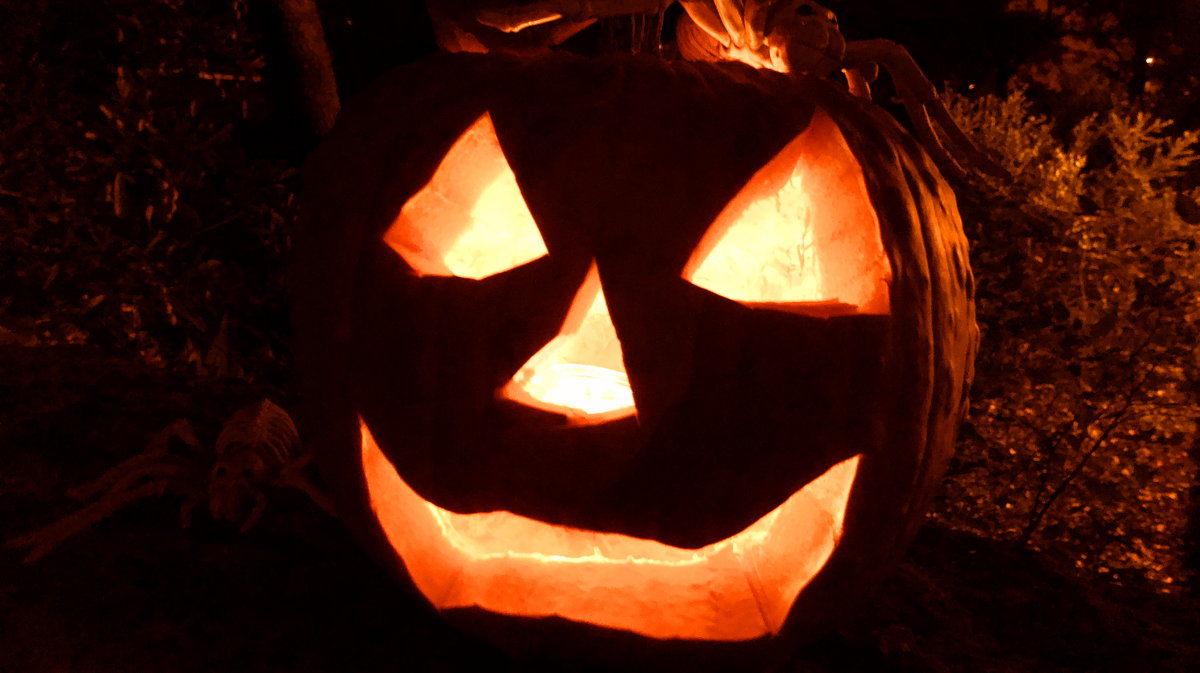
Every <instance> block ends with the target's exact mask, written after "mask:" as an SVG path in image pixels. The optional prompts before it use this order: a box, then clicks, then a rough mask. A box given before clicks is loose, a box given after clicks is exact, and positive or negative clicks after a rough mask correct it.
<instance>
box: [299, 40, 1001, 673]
mask: <svg viewBox="0 0 1200 673" xmlns="http://www.w3.org/2000/svg"><path fill="white" fill-rule="evenodd" d="M484 115H488V117H489V118H490V120H491V123H492V124H493V125H494V128H495V135H496V137H497V138H498V140H499V144H500V146H501V147H502V148H503V154H504V157H505V159H506V160H507V163H508V165H509V166H510V167H511V170H512V173H513V174H514V175H515V177H516V182H517V184H518V186H519V188H520V192H521V195H522V197H523V199H524V202H525V204H526V205H527V207H528V210H529V212H530V213H531V214H532V217H533V220H534V221H535V222H536V223H537V226H538V228H539V230H540V233H541V237H542V238H543V240H544V242H545V247H546V248H547V250H548V253H547V255H546V256H544V257H542V258H539V259H536V260H535V261H532V262H529V263H526V264H522V265H520V266H518V267H516V268H513V269H512V270H506V271H502V272H498V273H495V274H493V275H491V276H489V277H486V278H483V279H481V280H472V279H467V278H455V277H449V276H438V275H422V274H419V273H416V272H415V269H414V266H413V265H412V264H411V263H408V262H407V261H406V259H404V258H402V257H401V256H400V255H397V250H396V249H395V248H394V247H389V246H388V245H387V244H385V242H384V237H385V236H386V235H388V232H389V231H390V228H391V227H392V226H393V224H394V223H395V222H396V221H397V216H398V213H400V212H401V211H402V209H403V208H404V207H405V205H406V203H407V202H408V201H409V200H410V199H411V198H413V196H414V194H416V193H418V192H419V191H420V190H421V189H422V187H423V186H425V185H426V184H427V183H429V181H430V179H431V177H432V176H433V175H434V174H435V172H436V171H437V168H438V166H439V163H440V162H442V160H443V158H444V157H446V156H447V153H448V152H449V151H450V149H451V148H452V146H453V145H454V144H455V142H456V140H457V139H458V138H459V137H460V135H461V134H463V132H464V130H466V129H468V128H471V127H472V124H473V123H476V122H477V120H479V119H481V117H482V116H484ZM819 118H825V119H828V120H832V122H833V123H834V124H836V127H837V129H838V130H839V131H840V135H841V137H843V138H844V143H845V146H846V147H848V148H849V152H850V153H851V154H852V155H853V159H854V160H855V161H856V162H857V165H858V166H859V167H861V174H862V184H863V186H864V189H865V191H864V193H865V194H866V195H867V197H866V198H868V199H869V202H870V206H871V207H873V209H874V213H875V216H876V217H877V218H878V222H879V237H880V241H881V242H882V248H883V250H884V252H885V254H886V260H887V264H888V265H889V266H890V277H889V279H888V283H887V309H886V311H885V312H884V313H886V314H884V315H879V314H850V315H832V316H828V317H822V316H819V315H817V314H815V313H812V312H810V315H803V314H799V315H798V314H796V313H795V312H789V311H783V310H772V308H771V307H763V306H758V305H750V304H748V303H747V302H740V303H739V302H738V301H732V300H730V299H727V298H725V297H722V296H720V295H718V294H714V293H712V292H709V291H707V290H705V289H703V288H700V287H697V286H696V285H694V284H691V283H689V282H688V281H687V280H685V279H683V278H682V277H681V274H683V272H684V268H685V266H687V264H688V261H689V257H690V256H691V255H692V253H693V251H694V250H695V249H696V246H697V245H698V243H699V241H700V240H701V239H702V238H703V237H704V234H705V232H706V231H707V230H708V229H709V227H710V226H711V224H712V223H713V221H714V220H715V219H717V217H718V215H719V214H720V213H721V212H722V209H723V208H725V207H726V205H727V204H728V203H729V202H730V201H731V199H733V198H734V197H735V196H736V195H737V194H738V193H739V190H741V189H743V187H744V186H745V185H746V184H747V181H748V180H750V179H751V177H752V176H754V175H755V174H756V171H759V170H760V169H761V168H762V167H763V166H764V165H767V164H768V163H770V162H771V161H772V157H775V156H777V155H778V154H779V153H780V151H781V148H784V147H785V146H787V145H788V143H789V142H790V141H792V140H793V138H796V137H797V136H798V135H799V134H802V133H803V132H805V130H806V128H809V127H810V126H812V125H815V124H817V123H818V119H819ZM302 205H303V207H302V210H301V212H302V219H303V222H302V227H301V228H300V230H299V231H298V232H297V235H296V238H295V246H294V249H295V258H294V260H295V261H294V266H293V284H294V289H295V301H294V325H295V339H296V341H295V343H296V358H297V372H298V378H299V383H300V389H301V393H302V399H303V404H304V406H305V410H304V413H303V414H302V415H301V418H302V422H303V423H304V424H305V425H307V427H306V428H305V430H306V433H307V434H308V436H309V438H310V439H311V442H312V445H313V446H314V447H315V450H316V454H317V461H318V465H319V467H320V470H321V472H322V476H323V477H324V479H325V480H326V481H327V482H328V484H329V486H330V488H331V489H332V490H333V491H334V493H335V495H336V498H337V502H338V509H339V516H341V517H342V518H343V519H344V520H345V522H346V524H347V525H348V526H349V527H350V529H351V530H352V531H353V532H354V533H355V535H356V536H357V538H358V539H359V540H360V541H361V543H362V544H363V545H364V546H365V547H366V548H367V549H368V551H370V552H371V553H372V555H373V556H374V557H375V558H377V559H378V560H379V561H380V562H381V563H383V564H384V565H385V566H386V567H388V568H389V569H391V570H392V571H394V572H395V573H396V575H397V577H399V578H401V580H402V581H404V582H411V579H410V576H411V572H410V570H414V569H415V567H416V566H415V565H414V561H412V560H411V559H410V560H408V561H405V560H402V559H401V558H400V556H399V555H398V554H397V551H396V547H395V546H394V544H393V541H392V540H389V537H388V534H387V533H385V531H384V530H383V528H382V527H381V524H380V522H379V518H378V517H377V514H376V511H375V510H374V509H373V507H372V503H371V494H370V491H371V488H372V487H371V486H369V485H368V484H367V483H366V477H364V455H365V454H364V453H363V450H362V449H361V448H360V447H361V446H362V442H363V439H362V434H361V431H360V419H362V420H363V422H365V423H366V426H368V427H369V428H370V432H371V434H372V435H374V436H375V438H376V439H377V440H378V441H377V443H378V447H379V449H380V450H381V451H382V453H383V455H386V457H387V459H388V460H389V461H390V462H391V464H393V465H394V466H395V469H396V471H397V472H398V473H399V474H400V475H401V476H402V477H403V479H404V480H405V481H406V482H407V483H408V484H409V485H411V487H412V489H413V490H414V491H415V492H416V493H417V494H419V496H420V497H421V498H424V499H425V500H427V501H429V502H431V503H434V504H436V505H437V506H439V507H440V508H442V509H444V510H448V511H451V512H458V513H463V514H469V513H472V512H493V511H507V512H512V513H515V514H518V515H520V516H521V517H524V518H526V519H530V520H535V521H538V522H544V523H546V524H547V525H550V526H560V527H568V528H572V529H585V530H592V531H601V532H604V533H612V534H619V535H621V536H628V537H630V538H640V539H651V540H657V541H659V542H661V543H663V544H665V545H670V546H672V547H676V548H682V549H694V548H702V547H704V546H705V545H710V544H712V543H714V542H715V541H719V540H722V539H725V538H728V537H729V536H731V535H733V534H735V533H737V532H738V531H741V530H743V529H745V528H746V527H747V526H748V525H750V524H752V523H754V522H755V521H756V520H758V519H759V518H760V517H762V516H763V515H764V514H765V513H767V512H769V511H771V510H772V508H774V507H776V506H778V505H779V504H780V503H781V502H783V501H784V500H786V499H787V498H788V497H789V495H791V494H793V493H795V492H797V491H798V490H799V489H801V488H803V487H804V485H805V484H807V483H809V482H810V481H812V480H814V479H815V478H817V477H818V476H819V475H821V474H822V473H824V472H825V471H826V470H828V469H829V468H830V467H831V466H833V465H835V464H838V463H839V462H841V461H846V460H848V459H851V458H854V457H857V461H856V464H857V472H856V474H855V475H854V477H853V487H852V490H850V492H849V500H848V502H847V504H846V505H845V514H844V521H843V524H842V529H841V531H840V535H838V536H837V537H836V540H835V542H836V546H835V547H833V549H832V554H831V555H830V556H828V558H827V560H824V561H823V562H822V563H821V564H820V565H819V567H818V571H817V572H816V574H815V577H812V578H811V579H810V580H805V582H804V586H803V587H802V588H801V589H800V590H799V593H798V595H797V596H796V597H795V599H794V601H792V602H791V603H790V608H788V609H787V610H786V612H785V618H784V619H783V620H782V622H781V623H778V624H776V625H775V627H774V628H772V629H771V632H770V633H767V634H764V635H762V636H761V637H754V638H740V637H729V638H718V639H717V641H714V642H707V641H706V639H705V638H699V637H690V636H686V635H685V636H684V637H653V636H648V635H646V634H645V633H644V632H642V631H640V630H639V628H638V627H635V626H634V625H625V624H622V623H619V622H610V623H608V624H606V625H601V626H597V625H595V624H592V623H588V622H587V621H586V620H581V619H575V618H571V617H569V616H567V617H562V616H555V615H556V614H559V613H554V614H551V615H547V614H544V613H543V614H530V615H522V614H519V613H516V612H510V613H509V614H502V613H501V612H497V611H495V610H490V609H487V608H485V607H481V605H474V606H471V605H452V606H451V607H450V608H445V607H444V606H443V609H444V610H445V614H446V616H447V617H448V618H450V619H452V620H454V621H456V622H458V623H460V624H464V625H467V626H468V628H470V629H471V630H475V631H480V632H484V633H487V634H490V635H491V636H492V637H493V638H496V639H498V640H499V641H500V642H501V643H502V644H507V645H512V646H513V648H514V649H524V650H532V651H535V652H541V653H552V654H558V655H560V656H570V655H571V653H576V654H577V655H578V654H579V653H584V654H583V655H582V656H601V655H602V656H604V657H606V658H613V659H621V658H622V657H624V656H625V655H629V656H631V657H637V658H640V659H641V660H645V659H646V658H647V657H650V658H653V657H657V656H668V657H676V656H684V655H696V656H698V658H699V659H702V660H704V661H706V662H707V663H713V662H716V661H721V660H723V659H721V657H727V658H728V659H724V660H725V661H730V662H737V661H740V659H739V658H740V657H742V656H744V655H745V654H747V653H754V654H760V653H763V652H771V651H775V650H779V649H786V648H789V647H794V645H795V644H796V643H798V642H801V641H803V640H806V639H809V638H811V637H814V636H816V635H820V634H821V633H823V632H825V631H826V630H827V629H829V628H830V627H831V626H832V625H834V624H836V623H837V621H838V620H840V619H841V618H843V617H844V616H846V615H847V614H848V613H849V612H850V611H852V610H853V608H854V606H855V605H856V603H859V602H861V600H862V599H863V598H864V597H865V596H867V595H869V593H870V591H871V589H872V587H873V586H875V585H876V584H877V582H878V581H879V580H880V579H881V578H882V577H883V575H884V574H885V573H886V571H887V570H888V568H889V566H890V565H891V564H892V563H894V562H895V561H896V560H897V558H898V557H899V555H900V554H901V553H902V551H903V549H904V548H905V546H906V545H907V544H908V542H909V541H910V540H911V538H912V536H913V535H914V534H915V531H916V529H917V527H918V526H919V525H920V523H921V521H922V517H923V513H924V510H925V507H926V506H927V504H928V502H929V500H930V498H931V496H932V494H933V491H934V489H935V488H936V486H937V484H938V481H939V479H940V476H941V474H942V472H943V470H944V468H945V465H946V463H947V460H948V458H949V455H950V453H951V451H952V448H953V441H954V435H955V432H956V429H957V425H958V423H959V421H960V419H961V416H962V415H963V413H964V411H965V409H966V393H967V388H968V386H969V382H970V377H971V366H972V361H973V358H974V354H975V349H976V344H977V340H978V333H977V329H976V325H975V320H974V307H973V303H972V296H973V286H972V278H971V272H970V269H969V266H968V261H967V245H966V241H965V238H964V236H963V233H962V227H961V223H960V221H959V217H958V213H957V209H956V205H955V199H954V195H953V193H952V192H951V190H950V188H949V187H948V186H947V185H946V183H945V182H944V181H943V180H942V178H941V176H940V174H939V172H938V170H937V169H936V168H935V166H934V165H933V163H932V161H931V160H930V159H929V157H928V156H927V155H926V154H925V153H924V152H923V151H922V150H921V148H920V147H919V145H918V144H917V143H916V142H915V141H914V140H913V139H912V138H911V137H910V136H909V135H908V134H907V133H906V132H905V131H903V130H902V129H901V128H900V127H899V126H898V125H897V124H896V123H895V122H894V121H893V120H892V119H891V118H890V117H888V116H887V115H886V114H885V113H883V112H882V111H881V110H879V109H878V108H875V107H874V106H872V105H871V104H869V103H867V102H863V101H861V100H859V99H855V98H852V97H849V96H847V95H846V94H844V93H843V92H841V91H838V90H836V89H834V88H833V87H832V86H830V85H829V84H828V83H826V82H824V81H822V80H817V79H809V78H805V77H802V76H801V77H797V76H788V75H781V74H778V73H771V72H763V71H756V70H752V69H750V68H747V67H745V66H741V65H739V64H699V63H685V62H664V61H661V60H658V59H653V58H646V57H614V58H602V59H585V58H580V57H574V56H566V55H555V56H543V57H538V58H532V59H518V58H510V57H503V56H497V55H474V54H459V55H441V56H437V57H434V58H432V59H430V60H427V61H425V62H422V63H419V64H416V65H413V66H409V67H406V68H403V69H400V70H397V71H394V72H393V73H391V74H390V75H389V76H387V77H385V78H384V79H383V80H382V81H381V82H379V83H378V84H377V85H376V86H375V87H374V88H373V89H372V90H370V91H369V92H368V93H367V94H366V95H365V96H363V97H361V98H360V99H358V100H357V101H353V102H352V103H351V104H350V105H349V106H347V108H346V109H345V110H344V112H343V114H342V116H341V117H340V118H339V121H338V124H337V127H336V128H335V130H334V132H333V134H332V135H331V136H330V138H329V139H328V140H327V141H326V142H325V143H324V145H323V146H322V147H321V148H319V149H318V151H317V152H316V153H315V154H314V156H313V157H312V159H311V161H310V164H309V166H308V167H307V168H306V173H305V185H304V201H303V204H302ZM592 265H595V266H596V267H598V268H599V277H600V279H601V281H602V283H603V288H604V289H603V293H604V297H605V300H606V302H607V305H608V310H609V312H610V313H611V320H612V323H613V324H614V325H615V326H616V331H617V334H618V336H619V338H620V346H621V349H622V352H623V357H624V365H625V369H626V370H627V371H628V379H629V382H630V385H631V386H632V389H633V394H634V397H635V399H636V401H637V414H636V416H633V417H627V418H623V419H619V420H615V421H612V422H601V423H595V424H585V425H579V424H578V423H572V422H570V421H569V420H568V421H564V419H563V418H562V417H556V416H555V415H554V414H551V413H547V412H545V411H542V410H536V409H529V408H528V407H524V406H522V405H520V404H517V403H514V402H513V401H512V400H511V399H505V397H504V396H503V395H502V394H500V392H499V391H502V390H503V389H504V385H505V381H507V380H509V378H510V377H512V376H513V374H514V372H515V371H517V370H518V369H519V368H520V367H521V365H522V363H523V362H526V361H527V360H528V359H529V358H530V357H531V356H532V355H534V353H535V352H537V351H538V349H539V348H541V347H543V346H544V345H545V344H546V343H547V342H548V341H549V340H551V339H552V338H554V335H555V333H556V331H557V330H559V328H560V326H562V325H563V321H564V316H565V315H566V314H567V312H568V308H569V307H570V306H571V305H572V301H573V296H574V295H575V292H576V290H577V289H578V288H579V287H580V283H581V282H582V280H583V278H584V277H585V275H586V274H587V273H588V272H589V269H590V268H591V267H592ZM801 313H803V311H802V312H801ZM416 588H417V589H418V590H420V592H421V593H423V594H424V595H426V597H427V598H428V597H429V593H430V592H429V590H428V589H426V588H423V587H422V586H421V583H420V582H419V581H418V582H417V586H416ZM560 590H561V587H556V588H555V591H556V592H557V591H560ZM591 590H594V588H590V589H589V591H591ZM641 591H642V592H643V595H644V594H646V593H647V592H649V593H652V592H653V591H654V589H653V588H652V587H646V588H643V589H642V590H641ZM631 596H636V594H632V595H630V594H626V595H623V596H621V597H619V598H614V600H620V601H629V600H636V598H633V597H631ZM430 601H431V602H433V603H435V604H437V601H436V600H434V599H433V598H430ZM679 619H684V617H679ZM684 633H690V632H687V631H684ZM518 643H519V645H518ZM735 665H736V664H735Z"/></svg>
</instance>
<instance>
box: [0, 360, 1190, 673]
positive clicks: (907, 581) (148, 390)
mask: <svg viewBox="0 0 1200 673" xmlns="http://www.w3.org/2000/svg"><path fill="white" fill-rule="evenodd" d="M261 392H262V391H255V390H250V389H246V388H244V387H238V386H231V385H220V384H214V385H212V386H207V387H204V388H203V389H197V388H195V387H194V386H189V385H187V384H185V383H184V382H183V381H181V380H180V379H177V378H173V377H171V376H167V375H164V374H161V373H157V372H154V371H150V370H138V369H134V370H131V369H130V368H129V366H128V365H127V363H126V362H124V361H118V360H114V359H110V358H106V357H104V356H102V355H100V354H98V353H96V352H93V351H88V350H84V349H79V348H57V347H54V348H51V347H41V348H27V347H20V346H2V347H0V537H2V538H6V539H7V538H11V537H12V536H13V535H14V534H16V533H19V532H23V531H25V530H28V529H30V528H31V527H34V526H38V525H41V524H43V523H45V522H48V521H49V520H51V519H52V518H55V517H58V516H61V515H63V514H65V513H67V512H69V511H71V509H72V506H73V505H72V502H71V501H70V500H69V499H68V498H67V497H66V496H65V495H64V493H65V492H66V490H67V489H68V488H70V487H71V486H75V485H78V484H80V483H83V482H86V481H88V480H89V479H91V478H94V477H95V476H96V475H98V474H99V473H100V472H102V471H103V470H104V469H105V468H107V467H108V466H110V465H112V464H114V463H116V462H117V461H119V460H120V459H122V458H124V457H126V456H128V455H130V454H132V453H134V452H136V451H138V450H140V449H141V448H142V447H143V446H144V445H145V442H146V438H147V436H148V435H149V434H150V433H152V432H153V431H155V430H156V429H158V428H161V427H163V426H164V425H166V424H167V423H168V422H170V421H171V420H173V419H175V418H179V417H188V418H191V419H193V420H195V421H196V422H197V423H198V424H199V425H201V427H204V428H208V430H207V432H208V436H207V438H206V439H207V441H210V442H211V433H212V432H213V431H215V427H216V424H217V423H219V419H221V418H222V417H224V416H225V415H226V414H227V413H228V412H229V411H230V410H231V409H232V408H233V407H234V406H236V404H237V403H238V402H240V401H243V400H245V399H248V398H252V397H253V396H254V395H257V394H260V393H261ZM202 434H203V433H202ZM271 495H272V500H271V504H270V506H269V508H268V510H267V513H266V515H265V516H264V518H263V520H262V522H261V523H260V524H259V525H258V526H257V527H256V528H254V529H253V530H252V531H250V532H249V533H247V534H244V535H239V534H237V533H236V532H234V531H231V530H227V529H224V528H222V527H220V526H217V525H215V524H213V523H211V522H208V521H206V520H204V519H203V518H199V519H198V520H197V522H196V523H195V524H194V525H193V526H192V527H191V528H190V529H188V530H181V529H180V527H179V525H178V519H177V516H178V503H177V502H174V501H171V500H169V499H165V498H163V499H151V500H147V501H145V502H143V503H141V504H139V505H136V506H133V507H130V508H128V509H126V510H124V511H122V512H120V513H118V514H116V515H115V516H113V517H111V518H110V519H109V520H107V521H105V522H103V523H101V524H99V525H97V526H95V527H93V528H92V529H90V530H88V531H86V532H84V533H82V534H80V535H78V536H77V537H75V538H72V539H71V540H69V541H68V542H67V543H66V544H64V545H63V546H62V547H61V548H59V549H57V550H56V551H55V552H53V553H51V554H50V555H49V556H47V557H46V558H44V559H43V560H41V561H39V562H37V563H33V564H22V563H20V555H19V554H17V553H16V552H14V551H11V550H2V551H0V670H3V671H87V672H90V673H103V672H108V671H113V672H117V671H119V672H121V673H131V672H137V671H155V672H156V673H162V672H166V673H175V672H186V671H218V670H219V671H272V672H279V673H285V672H291V671H311V672H323V671H329V672H337V673H344V672H348V671H361V672H372V671H401V670H403V671H528V670H530V668H531V667H530V666H529V665H528V664H523V663H516V662H512V661H508V660H507V659H505V658H504V657H503V656H502V655H500V654H499V653H497V652H495V651H494V650H492V649H491V648H489V647H488V646H486V645H483V644H480V643H477V642H475V641H474V640H472V639H470V638H467V637H465V636H462V635H460V634H458V633H457V632H455V631H453V630H451V629H449V628H447V627H445V626H444V625H443V624H442V623H441V622H440V621H438V620H437V619H436V618H434V617H433V616H431V615H429V614H428V613H426V612H423V611H422V610H421V609H420V608H419V607H418V606H415V604H414V603H413V601H412V600H411V599H410V598H409V597H407V596H406V595H405V594H404V593H403V592H401V591H400V590H398V589H396V588H395V587H394V586H393V585H392V584H391V583H390V582H389V581H388V580H387V578H386V577H385V576H384V575H383V573H382V572H381V571H379V570H378V569H377V568H376V567H375V566H374V565H373V564H372V563H371V562H370V560H369V559H367V558H366V557H365V556H364V555H363V554H362V553H361V552H360V551H359V550H358V548H357V547H356V546H355V545H354V543H353V542H352V541H351V539H350V538H349V536H348V535H347V534H346V533H345V532H343V530H342V529H341V528H340V526H339V525H338V524H337V522H335V521H333V520H332V519H330V518H329V517H327V516H326V515H325V514H324V513H322V512H321V511H320V510H319V509H318V508H316V507H315V506H314V505H312V503H310V502H308V501H307V500H305V499H304V498H303V497H300V496H298V495H295V494H291V493H286V492H284V493H272V494H271ZM1196 608H1197V605H1196V603H1195V602H1194V601H1192V602H1189V601H1188V600H1186V599H1183V598H1178V597H1166V596H1161V595H1157V594H1154V593H1152V592H1149V591H1140V590H1138V589H1135V588H1128V587H1112V586H1108V585H1096V584H1089V583H1088V582H1086V581H1084V580H1083V579H1081V578H1078V577H1075V576H1073V574H1072V573H1070V572H1067V571H1064V570H1063V569H1062V568H1059V567H1056V566H1055V565H1054V564H1053V563H1052V562H1051V561H1050V560H1049V559H1047V558H1045V557H1040V556H1038V555H1035V554H1033V553H1031V552H1027V551H1022V550H1014V549H1010V548H1008V547H1006V546H1004V545H1002V544H999V543H995V542H992V541H989V540H985V539H980V538H977V537H973V536H968V535H964V534H960V533H955V532H951V531H946V530H940V529H933V528H928V529H926V530H924V531H923V532H922V534H921V535H920V537H919V538H918V540H917V542H916V544H915V545H914V547H913V549H912V550H911V552H910V553H909V556H908V558H907V560H906V562H905V563H904V564H903V565H902V566H901V567H900V568H899V570H898V572H897V573H896V574H895V575H894V576H893V578H892V579H891V580H890V581H888V582H887V583H886V585H885V586H884V587H883V589H882V591H881V593H880V594H879V596H878V598H877V599H876V601H875V602H874V603H873V604H870V605H867V606H865V609H864V611H863V616H862V617H861V618H860V619H858V620H857V621H855V622H854V623H852V624H849V625H847V626H846V627H845V628H843V629H842V630H840V631H838V632H837V633H835V634H833V635H830V636H828V637H826V638H825V639H823V640H821V641H819V642H816V643H814V644H812V645H810V646H809V647H807V648H805V649H804V650H802V651H800V652H797V653H796V655H795V656H794V657H793V658H792V660H791V661H789V662H788V663H787V664H786V665H784V666H782V667H780V668H778V669H776V670H779V671H795V672H804V673H823V672H833V671H856V672H857V671H864V672H865V671H871V672H882V671H972V672H986V671H995V672H997V673H1000V672H1009V671H1011V672H1014V673H1015V672H1018V671H1019V672H1021V673H1029V672H1037V671H1139V670H1155V671H1181V672H1182V671H1196V670H1200V639H1197V638H1196V634H1200V610H1197V609H1196Z"/></svg>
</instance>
